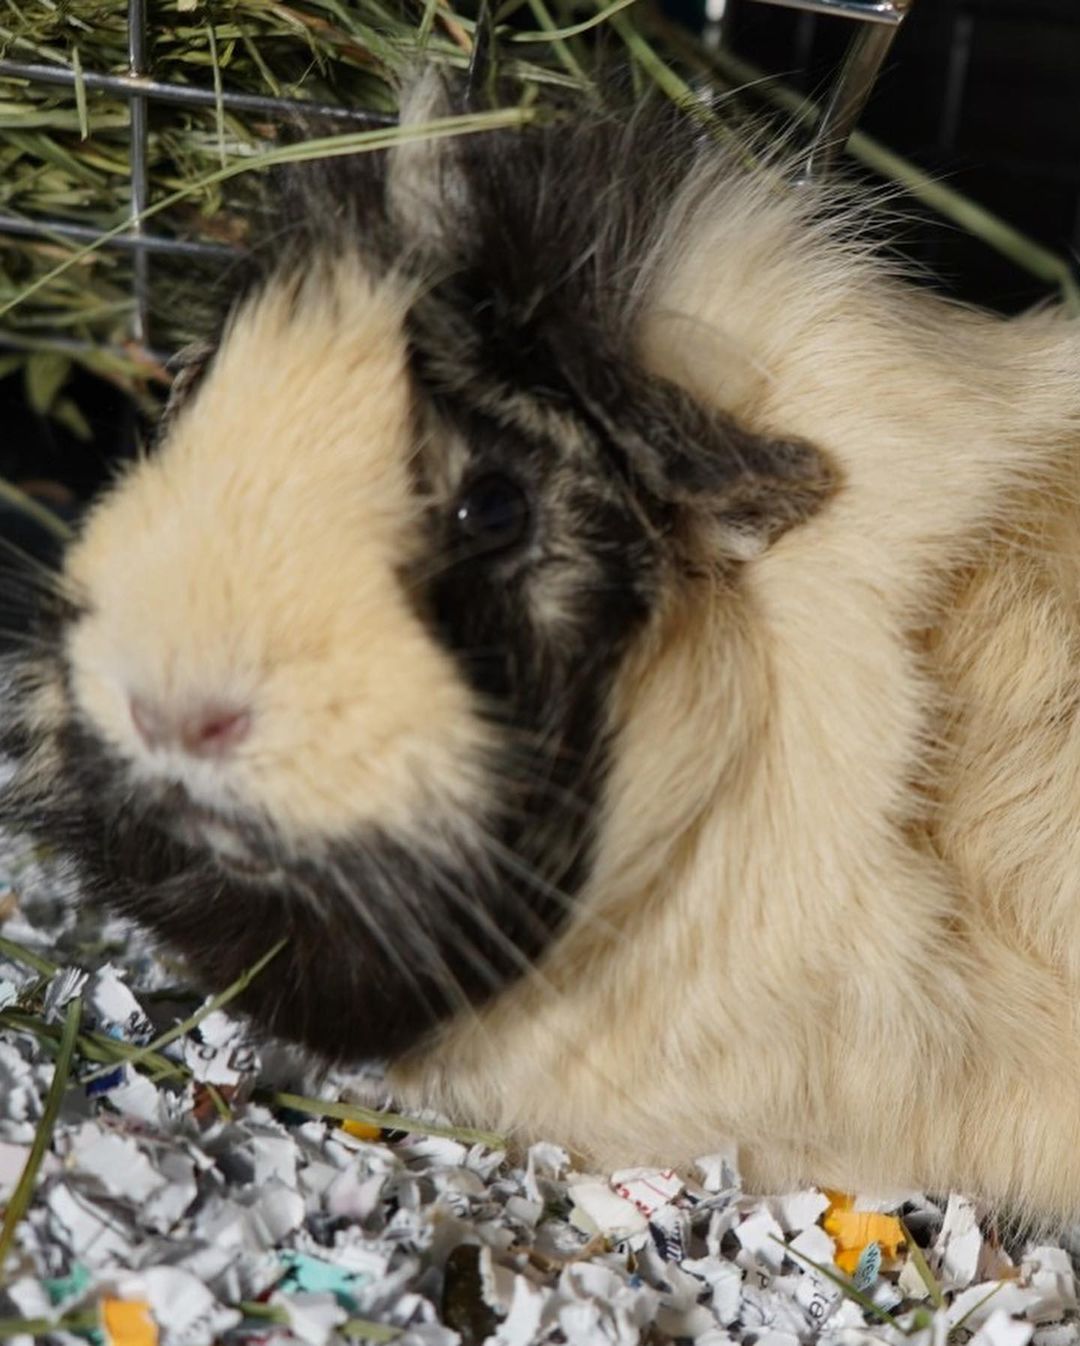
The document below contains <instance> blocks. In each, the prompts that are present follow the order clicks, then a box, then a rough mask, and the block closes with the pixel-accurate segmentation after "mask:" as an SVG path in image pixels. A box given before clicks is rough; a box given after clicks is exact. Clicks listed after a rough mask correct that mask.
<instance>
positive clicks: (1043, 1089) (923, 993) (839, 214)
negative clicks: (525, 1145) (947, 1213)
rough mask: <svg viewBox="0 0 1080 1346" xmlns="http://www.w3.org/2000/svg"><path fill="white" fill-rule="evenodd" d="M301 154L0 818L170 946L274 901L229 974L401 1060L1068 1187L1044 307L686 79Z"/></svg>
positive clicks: (213, 960) (84, 605)
mask: <svg viewBox="0 0 1080 1346" xmlns="http://www.w3.org/2000/svg"><path fill="white" fill-rule="evenodd" d="M424 87H425V86H424V85H423V84H422V85H421V89H423V88H424ZM426 87H427V92H426V93H424V95H423V98H420V97H419V95H417V96H416V97H414V99H413V102H412V104H411V105H410V108H409V109H407V112H406V115H407V116H409V117H412V119H413V120H414V121H417V122H423V121H424V120H425V119H426V118H427V117H429V116H430V115H432V108H431V106H430V105H428V104H424V99H428V100H429V101H430V98H431V97H432V94H431V87H430V85H428V86H426ZM289 200H290V201H291V204H287V205H285V206H283V209H284V210H285V211H286V218H287V223H286V224H284V225H282V226H281V227H280V228H279V229H278V231H277V238H278V246H277V248H276V250H275V252H274V254H273V256H272V257H269V258H268V259H267V260H265V264H264V265H262V267H261V270H260V274H259V275H258V277H257V279H256V280H255V281H254V283H253V284H251V285H249V286H248V287H247V288H246V289H245V291H244V293H243V294H242V295H240V296H239V297H238V299H237V301H236V303H235V305H234V306H233V308H232V310H231V313H230V315H229V317H228V319H227V321H225V323H224V324H223V327H222V330H221V332H220V334H219V336H218V337H217V339H215V340H214V341H213V342H212V343H211V344H210V345H209V346H208V347H207V349H206V350H205V351H204V352H203V353H202V355H201V356H200V358H199V359H198V360H197V361H196V362H195V363H194V364H192V365H191V367H190V368H189V369H188V370H187V371H186V374H185V376H184V377H183V378H182V379H179V380H178V384H177V390H176V393H175V396H174V399H173V405H172V406H171V407H170V409H169V412H168V415H167V417H166V421H165V424H164V426H163V428H162V432H161V434H160V436H159V442H158V443H157V445H156V447H155V448H154V449H153V451H152V452H150V453H149V454H147V455H146V456H145V457H143V458H141V459H140V460H139V461H137V462H135V463H134V464H133V465H132V466H131V467H130V468H129V469H128V470H126V471H124V472H123V474H122V475H121V476H120V477H119V479H118V480H117V481H116V483H115V484H114V485H113V486H112V487H111V488H110V489H109V490H108V491H107V493H106V494H105V495H104V497H103V498H102V499H101V500H100V501H99V502H98V503H97V504H96V506H95V507H94V508H93V509H92V510H91V512H90V513H89V515H88V517H87V518H86V519H85V521H84V524H83V526H82V527H81V530H80V532H79V535H78V537H77V538H76V540H75V541H74V542H73V544H72V545H71V547H70V549H69V550H68V552H67V554H66V558H65V561H64V570H63V576H62V580H61V582H60V584H59V585H58V588H57V591H56V593H55V594H54V595H53V596H52V598H51V600H50V601H49V602H47V603H46V604H44V605H43V609H42V612H41V615H40V620H39V629H38V631H37V632H36V635H35V639H34V641H33V643H31V644H28V645H27V647H26V648H25V649H24V650H22V651H20V653H19V654H18V655H17V656H16V657H15V658H14V659H13V660H11V661H10V663H9V664H8V666H7V670H6V685H7V689H8V690H7V692H6V705H5V708H4V716H3V718H4V726H3V746H4V748H5V750H6V752H7V753H8V754H9V756H10V757H11V758H12V759H13V760H14V762H15V764H16V766H15V771H14V776H13V779H12V783H11V784H10V785H9V786H8V787H7V790H6V793H5V795H4V798H3V805H2V807H3V815H4V817H5V818H6V819H7V820H9V821H12V822H14V823H16V824H18V825H20V826H22V827H24V828H27V829H29V830H30V831H32V832H33V833H35V834H36V835H38V836H40V837H42V838H44V839H46V840H48V841H49V842H50V843H51V844H52V845H53V846H54V847H57V848H58V849H60V850H61V851H62V852H64V853H67V854H68V855H70V856H71V857H72V858H73V859H74V861H75V862H76V863H77V865H78V866H79V868H80V870H81V873H82V875H83V880H84V884H85V889H86V892H87V893H88V895H89V896H90V897H91V898H92V899H93V900H96V901H101V902H104V903H106V904H107V905H108V906H109V907H110V908H111V909H113V910H115V911H118V912H120V913H126V914H127V915H128V916H130V917H132V918H134V919H135V921H137V922H140V923H142V924H143V925H144V926H145V927H147V928H148V929H149V930H150V931H151V932H153V933H154V935H155V936H157V937H158V938H159V939H160V940H161V941H162V943H163V944H164V945H165V946H166V947H167V948H169V949H171V950H173V951H174V952H176V953H179V954H181V955H182V956H183V957H184V958H185V959H186V960H187V963H188V964H189V965H190V967H191V969H192V971H193V973H194V975H195V976H196V977H197V978H198V980H199V981H200V982H201V983H202V984H203V985H204V986H205V987H207V988H209V989H220V988H222V987H224V986H225V985H227V984H229V983H231V982H232V981H233V980H234V979H236V978H237V977H238V976H239V974H240V973H241V972H243V971H244V970H245V969H246V968H248V967H249V966H250V965H251V964H252V963H254V962H255V961H256V960H257V959H258V958H259V956H260V955H262V954H263V953H264V952H266V951H267V950H268V949H269V948H271V947H272V946H273V945H274V944H275V943H276V942H277V941H280V940H284V941H285V944H284V948H283V950H282V951H281V953H280V954H279V955H278V957H277V958H276V959H275V961H274V962H273V963H272V964H271V965H270V966H269V967H268V968H267V970H266V971H265V972H263V973H262V975H261V976H259V977H258V978H257V979H255V981H254V982H253V983H252V984H251V985H250V986H249V987H248V989H247V990H246V991H245V992H244V994H243V997H242V999H241V1000H240V1001H239V1004H240V1005H241V1006H242V1008H243V1009H244V1010H245V1011H246V1012H247V1013H248V1014H249V1015H250V1016H251V1018H252V1020H253V1021H254V1022H255V1023H256V1024H257V1025H259V1026H260V1027H261V1028H263V1029H264V1030H267V1031H269V1032H270V1033H273V1034H277V1035H279V1036H280V1037H282V1038H285V1039H289V1040H291V1041H293V1042H296V1043H299V1044H302V1045H303V1046H305V1047H306V1048H308V1049H310V1051H311V1052H312V1053H313V1054H314V1055H315V1056H316V1057H318V1058H323V1059H327V1060H333V1061H336V1062H339V1063H349V1062H355V1061H360V1060H363V1059H368V1058H380V1059H387V1060H389V1061H390V1063H391V1072H390V1079H391V1081H392V1083H393V1086H394V1088H395V1089H396V1090H397V1092H398V1093H399V1095H400V1096H401V1098H402V1099H403V1100H404V1101H405V1102H406V1103H411V1104H413V1105H431V1106H435V1107H438V1108H439V1109H441V1110H443V1111H444V1112H445V1113H447V1114H449V1115H450V1116H452V1117H454V1118H455V1119H458V1120H459V1121H461V1122H469V1123H474V1124H482V1125H484V1126H487V1127H493V1128H499V1129H502V1130H504V1131H505V1132H506V1133H507V1134H508V1135H509V1136H510V1137H512V1138H513V1139H514V1140H515V1141H522V1142H524V1141H527V1140H529V1139H531V1138H534V1137H546V1138H549V1139H553V1140H556V1141H560V1142H562V1143H565V1144H566V1145H568V1146H570V1147H572V1148H573V1149H574V1150H575V1151H577V1152H579V1153H581V1154H583V1155H585V1156H587V1157H588V1158H589V1159H590V1160H591V1161H592V1162H594V1163H596V1164H599V1165H605V1166H622V1165H629V1164H638V1163H642V1164H654V1163H663V1164H680V1163H683V1162H687V1161H689V1160H690V1159H691V1158H692V1157H694V1156H695V1155H700V1154H703V1153H707V1152H710V1151H713V1150H715V1149H716V1148H717V1147H718V1146H719V1145H721V1144H723V1143H725V1142H731V1141H734V1142H735V1143H736V1144H737V1146H738V1150H739V1158H740V1164H741V1167H742V1170H743V1173H744V1176H745V1178H746V1179H747V1181H748V1182H749V1183H751V1184H753V1185H755V1186H758V1187H771V1188H774V1189H775V1188H780V1187H783V1186H786V1185H789V1184H793V1183H796V1182H801V1181H813V1182H817V1183H820V1184H829V1185H833V1186H840V1187H844V1188H848V1189H859V1190H866V1189H868V1188H873V1189H877V1190H881V1189H883V1188H888V1189H893V1190H895V1189H898V1188H899V1189H906V1188H924V1189H926V1188H928V1189H930V1190H942V1189H945V1188H959V1189H963V1190H965V1191H967V1192H969V1193H971V1194H972V1195H974V1196H977V1197H981V1198H983V1199H985V1200H987V1201H990V1202H994V1203H997V1204H1005V1205H1009V1206H1015V1207H1020V1208H1021V1209H1023V1210H1024V1211H1027V1212H1030V1213H1035V1214H1039V1215H1042V1216H1049V1217H1055V1216H1062V1215H1066V1214H1068V1213H1075V1212H1077V1211H1080V1143H1078V1141H1080V1018H1078V1016H1080V829H1078V828H1077V826H1076V813H1077V811H1078V809H1080V720H1078V714H1077V711H1078V705H1080V684H1078V682H1077V669H1078V666H1080V566H1078V561H1080V543H1078V537H1080V532H1078V523H1080V512H1078V487H1080V483H1078V481H1077V474H1078V470H1080V452H1078V450H1080V336H1078V333H1077V331H1076V329H1075V328H1074V327H1073V326H1072V325H1070V323H1069V322H1067V321H1066V320H1065V318H1064V317H1063V316H1062V315H1061V314H1059V313H1056V312H1052V311H1043V312H1039V313H1034V314H1031V315H1027V316H1023V317H1021V318H1019V319H1016V320H1011V321H1006V320H1003V319H999V318H997V317H993V316H989V315H986V314H982V313H979V312H974V311H971V310H969V309H966V308H963V307H960V306H958V305H956V304H953V303H950V302H947V301H945V300H943V299H942V298H940V297H937V296H935V295H934V294H932V293H930V292H929V291H928V290H927V289H926V288H925V287H920V286H918V285H915V284H913V283H911V282H910V281H908V280H905V279H904V278H903V277H902V276H901V275H899V274H898V273H897V268H896V267H895V265H893V264H890V263H888V262H887V261H885V260H883V259H882V257H881V256H879V255H877V253H876V252H875V249H874V248H873V247H872V246H871V245H870V244H869V243H868V242H867V238H868V234H867V230H866V228H865V220H864V217H863V214H862V213H861V207H857V206H855V207H853V206H851V204H850V202H849V201H848V199H847V197H845V195H844V193H843V192H842V191H839V192H838V191H834V190H833V189H831V188H830V189H823V188H819V187H815V186H813V185H803V186H800V187H795V186H792V185H791V184H790V182H789V181H788V180H787V179H786V178H785V176H784V174H783V173H782V172H781V171H780V168H779V166H778V164H777V163H775V162H760V161H759V162H757V163H756V165H755V163H754V162H752V161H751V159H750V158H749V157H748V156H747V155H746V154H745V153H744V152H743V151H742V150H741V149H739V148H738V147H737V146H736V145H733V144H732V142H730V141H725V140H723V139H722V138H718V137H716V136H715V135H712V134H710V133H709V131H708V129H707V128H704V129H703V127H702V124H701V121H700V119H699V118H697V117H695V116H694V115H692V114H691V113H685V114H679V113H675V112H671V113H670V114H662V113H659V112H654V113H651V114H644V113H643V114H641V115H640V116H636V117H630V118H623V117H621V116H619V115H614V114H613V115H610V116H608V115H601V114H599V113H598V112H597V111H596V109H595V108H594V109H591V110H590V113H589V115H588V116H587V117H581V116H577V117H575V116H574V115H573V114H572V113H567V112H566V111H565V110H564V111H563V112H562V113H560V115H556V116H551V117H546V118H540V119H538V120H536V121H535V122H533V123H531V124H529V125H526V126H523V127H521V128H518V129H504V130H502V131H494V132H490V133H486V134H477V135H473V136H468V137H451V138H443V139H439V140H419V141H417V142H415V143H412V142H410V143H403V144H402V145H400V146H399V147H398V148H396V149H393V150H391V151H388V152H386V153H381V154H378V155H374V154H368V155H363V156H358V157H353V158H350V159H348V160H339V161H337V162H336V163H334V164H333V165H330V166H327V167H326V168H325V169H324V170H323V171H321V172H320V173H318V174H316V176H315V177H314V178H311V179H307V180H305V184H304V185H302V186H301V188H300V190H299V191H296V190H294V191H293V192H292V193H291V196H290V197H289Z"/></svg>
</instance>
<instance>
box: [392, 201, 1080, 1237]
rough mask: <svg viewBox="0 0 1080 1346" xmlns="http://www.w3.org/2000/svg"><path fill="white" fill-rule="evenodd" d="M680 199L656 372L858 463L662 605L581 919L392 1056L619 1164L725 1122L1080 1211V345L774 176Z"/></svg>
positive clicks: (866, 1167)
mask: <svg viewBox="0 0 1080 1346" xmlns="http://www.w3.org/2000/svg"><path fill="white" fill-rule="evenodd" d="M733 198H734V199H733ZM678 215H679V211H678V208H676V211H675V217H676V219H678ZM686 218H687V220H688V222H689V223H688V225H687V227H686V232H685V233H684V234H683V235H682V237H681V238H680V239H679V240H678V245H677V246H673V247H672V251H674V252H675V255H676V262H675V264H674V265H673V266H666V267H665V266H664V264H663V263H661V264H660V265H659V267H658V273H657V275H656V276H655V278H654V279H653V282H652V283H653V285H654V287H655V288H654V291H653V298H652V308H651V312H652V315H653V316H652V319H651V321H650V323H649V325H648V326H647V327H646V330H645V333H644V336H643V347H644V349H645V350H646V351H647V352H648V355H649V358H650V363H652V364H653V366H654V367H655V368H657V369H658V370H660V371H661V372H664V373H666V374H668V375H669V376H671V377H674V378H677V379H680V380H681V381H682V382H684V383H686V384H687V385H688V386H690V387H691V388H693V390H694V391H695V392H697V393H698V395H699V396H701V397H702V398H704V399H711V400H714V401H716V402H719V403H720V404H722V405H725V406H726V407H728V408H729V409H730V410H732V411H734V412H735V413H736V414H738V415H739V416H741V417H744V418H745V419H746V420H747V421H748V422H749V423H750V424H751V425H752V426H753V427H754V428H758V429H770V430H774V431H776V432H780V433H785V434H797V435H801V436H804V437H806V438H807V439H809V440H811V441H813V442H814V443H816V444H818V445H820V446H822V447H823V448H824V449H826V450H827V451H828V452H829V453H830V454H831V455H833V456H834V458H835V459H836V460H837V461H838V462H839V464H840V465H841V468H842V471H843V474H844V478H845V484H844V487H843V489H842V490H841V492H840V493H839V495H838V497H837V498H836V499H835V501H834V502H833V503H832V504H831V505H830V506H829V507H827V508H826V509H825V510H824V511H823V512H822V513H821V514H820V516H819V517H817V518H816V519H813V520H811V521H810V522H809V523H807V524H806V525H805V526H803V527H800V528H796V529H794V530H792V531H791V532H790V533H789V534H787V535H786V536H785V537H784V538H783V539H781V540H780V541H779V542H778V543H777V544H776V545H775V546H774V547H773V548H772V549H771V550H770V551H768V552H767V553H766V554H764V555H762V556H760V557H758V558H756V559H754V560H751V561H750V562H749V563H748V564H747V565H746V567H745V570H744V572H743V574H742V576H741V580H740V582H739V583H737V584H736V585H735V586H734V587H729V586H728V585H726V584H724V583H722V582H720V581H715V582H714V581H710V580H707V579H701V580H698V581H697V582H696V583H694V584H692V585H691V586H689V587H688V588H687V590H686V591H685V592H683V593H682V594H680V595H679V596H678V598H677V599H676V600H675V601H673V602H672V604H671V605H670V608H669V609H668V610H667V611H666V612H665V613H664V614H663V615H662V617H661V618H660V619H659V620H658V621H657V623H656V624H655V627H654V629H653V630H652V631H651V633H650V635H649V636H648V638H647V639H646V641H645V642H644V643H643V645H642V647H641V648H640V649H639V650H638V652H637V655H636V658H635V659H634V661H633V663H632V665H631V667H630V668H629V669H628V670H627V671H626V673H625V675H624V677H623V679H622V682H621V686H620V689H619V698H618V704H617V709H616V722H617V724H618V725H619V727H620V739H619V753H618V765H617V770H616V775H615V779H614V782H613V785H612V788H611V791H610V798H609V802H608V808H607V817H606V825H605V827H604V830H603V834H602V838H603V839H602V846H601V852H600V858H599V863H598V866H597V870H596V873H595V875H594V877H593V880H592V883H591V885H590V888H589V892H588V896H587V900H586V902H585V903H584V907H583V910H582V912H581V915H580V917H579V919H578V920H577V922H576V924H575V925H574V926H573V928H572V929H571V930H570V931H569V932H568V933H567V935H566V936H565V938H564V939H563V940H562V941H561V943H560V944H559V945H558V946H557V947H556V948H555V949H554V950H553V951H552V952H551V953H550V955H549V956H548V957H547V958H546V959H545V960H544V963H543V966H542V968H541V969H540V973H539V974H538V976H537V977H536V978H535V979H534V980H533V981H532V982H531V983H525V984H522V985H520V986H519V987H517V988H516V989H515V990H513V991H511V992H510V993H509V994H507V995H505V996H504V997H503V998H502V999H501V1000H500V1001H499V1002H498V1003H497V1004H496V1005H494V1006H493V1007H492V1008H491V1009H489V1010H488V1011H487V1012H485V1013H484V1014H483V1015H481V1016H480V1017H479V1018H478V1019H477V1020H475V1021H474V1022H458V1023H457V1024H456V1025H455V1026H454V1028H453V1030H452V1031H451V1032H449V1033H448V1034H447V1035H446V1038H445V1040H444V1041H443V1042H442V1043H441V1044H440V1045H439V1047H438V1049H437V1050H436V1051H434V1052H432V1053H430V1054H429V1055H428V1056H427V1057H425V1058H424V1059H422V1060H419V1061H417V1062H415V1063H411V1064H410V1065H409V1067H407V1068H406V1069H405V1070H403V1071H402V1072H401V1075H400V1077H401V1079H402V1081H403V1083H404V1086H405V1087H406V1088H408V1089H410V1090H412V1091H414V1092H415V1094H416V1096H418V1097H421V1098H426V1099H429V1100H432V1101H435V1102H437V1103H439V1104H440V1105H442V1106H444V1107H446V1108H448V1109H449V1110H450V1111H451V1112H453V1113H455V1114H457V1115H460V1116H464V1117H469V1118H471V1119H474V1120H477V1119H481V1118H482V1119H483V1120H484V1122H485V1124H488V1125H495V1126H501V1127H506V1128H508V1129H509V1130H511V1131H512V1132H515V1133H519V1134H520V1133H524V1134H528V1135H553V1136H556V1137H559V1138H560V1139H562V1140H564V1141H566V1142H568V1143H570V1144H571V1145H574V1146H576V1147H579V1148H580V1149H581V1150H583V1151H585V1152H586V1153H589V1154H590V1155H592V1157H593V1158H594V1159H596V1160H597V1161H598V1162H600V1163H604V1164H611V1165H615V1164H627V1163H637V1162H656V1163H672V1162H678V1161H685V1160H688V1159H689V1158H690V1157H691V1156H693V1155H694V1154H696V1153H700V1152H702V1151H705V1150H708V1149H710V1148H713V1147H715V1146H716V1144H717V1141H718V1140H719V1138H720V1137H721V1136H725V1135H726V1136H729V1137H733V1138H734V1139H735V1140H736V1141H737V1142H738V1144H739V1147H740V1152H741V1155H742V1161H743V1167H744V1170H745V1172H746V1173H747V1175H748V1177H749V1178H750V1180H751V1181H753V1182H756V1183H759V1184H762V1185H766V1186H774V1187H775V1186H780V1185H783V1184H788V1183H792V1182H795V1181H796V1180H799V1179H807V1178H809V1179H814V1180H817V1181H818V1182H825V1183H831V1184H837V1185H841V1186H848V1187H851V1186H858V1187H863V1188H865V1187H871V1188H877V1189H879V1190H880V1189H882V1188H896V1187H929V1188H931V1189H933V1188H946V1187H950V1186H952V1187H961V1188H964V1189H966V1190H968V1191H970V1192H972V1193H974V1194H976V1195H979V1196H983V1197H985V1198H987V1199H990V1200H993V1201H997V1202H1001V1201H1008V1202H1011V1203H1017V1204H1019V1205H1020V1206H1022V1207H1024V1208H1026V1209H1028V1210H1031V1211H1037V1212H1040V1213H1043V1214H1064V1213H1073V1214H1075V1213H1076V1212H1077V1211H1080V1015H1078V1008H1077V1007H1078V1006H1080V865H1078V863H1077V861H1078V860H1080V841H1078V840H1077V834H1078V828H1077V812H1078V808H1080V724H1078V721H1077V710H1078V705H1080V702H1078V695H1077V694H1078V689H1080V682H1078V664H1077V655H1078V653H1080V609H1078V607H1077V600H1078V597H1080V583H1078V582H1080V568H1078V562H1080V527H1078V525H1080V508H1078V501H1080V491H1078V487H1080V482H1078V480H1077V474H1078V471H1080V332H1078V331H1077V329H1076V328H1075V327H1074V326H1072V325H1070V324H1069V323H1068V322H1066V321H1065V320H1064V319H1063V318H1062V317H1061V316H1059V315H1057V314H1044V315H1035V316H1029V317H1025V318H1022V319H1019V320H1016V321H1012V322H1005V321H1001V320H998V319H995V318H992V317H988V316H983V315H979V314H976V313H972V312H969V311H965V310H962V309H960V308H957V307H954V306H949V305H947V304H945V303H943V302H941V301H939V300H937V299H935V298H933V297H930V296H928V295H925V294H921V293H917V292H916V291H915V290H914V289H913V288H909V287H907V286H905V285H903V284H901V283H899V282H895V281H892V280H890V279H883V278H882V277H880V276H879V275H877V274H875V270H874V267H873V265H872V264H868V263H867V262H866V260H865V259H862V258H860V257H859V255H858V248H857V247H845V246H844V245H843V243H842V242H837V237H836V235H835V234H833V235H831V236H830V237H824V236H823V235H822V234H821V233H819V232H816V231H815V228H814V226H813V225H812V224H811V223H809V222H808V221H807V220H806V218H805V217H804V215H803V213H802V210H801V208H800V206H799V205H798V203H796V202H793V201H792V200H791V199H790V198H786V199H779V198H777V197H775V196H768V195H767V192H766V189H764V188H763V189H761V190H760V191H759V190H756V189H754V188H753V187H751V186H747V187H746V188H745V190H744V194H743V195H741V196H740V195H739V194H738V193H732V192H727V193H726V194H725V195H724V197H723V199H722V200H721V199H714V200H711V201H710V200H708V199H707V198H706V199H705V200H701V199H700V198H699V199H695V200H693V202H692V203H691V206H690V207H688V209H687V211H686ZM696 221H701V223H700V224H698V223H696ZM669 242H670V240H669ZM669 255H670V254H669ZM710 331H712V332H715V333H716V334H717V335H716V338H715V339H714V340H712V341H710V339H709V333H710Z"/></svg>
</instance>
